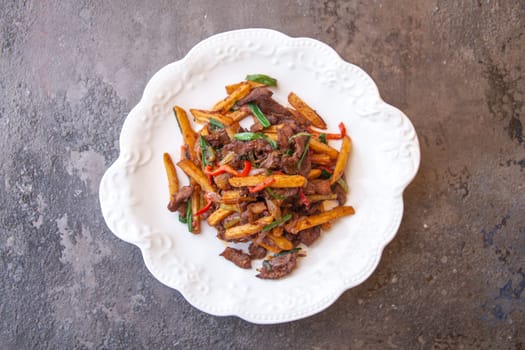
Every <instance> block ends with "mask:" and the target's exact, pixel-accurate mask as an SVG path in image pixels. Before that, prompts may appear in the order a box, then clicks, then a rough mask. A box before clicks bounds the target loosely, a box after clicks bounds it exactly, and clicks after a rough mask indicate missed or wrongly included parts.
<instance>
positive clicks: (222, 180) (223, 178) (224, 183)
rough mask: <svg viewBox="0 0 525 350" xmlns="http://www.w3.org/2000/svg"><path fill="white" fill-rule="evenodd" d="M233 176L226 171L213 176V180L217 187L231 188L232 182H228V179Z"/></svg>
mask: <svg viewBox="0 0 525 350" xmlns="http://www.w3.org/2000/svg"><path fill="white" fill-rule="evenodd" d="M230 177H232V175H231V174H228V173H224V174H220V175H217V176H214V177H213V182H215V184H216V185H217V187H218V188H219V189H221V190H229V189H231V188H232V187H231V186H230V183H229V182H228V179H229V178H230Z"/></svg>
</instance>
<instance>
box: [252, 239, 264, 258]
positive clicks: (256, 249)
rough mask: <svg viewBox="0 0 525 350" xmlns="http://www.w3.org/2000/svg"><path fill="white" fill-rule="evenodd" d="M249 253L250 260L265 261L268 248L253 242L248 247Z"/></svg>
mask: <svg viewBox="0 0 525 350" xmlns="http://www.w3.org/2000/svg"><path fill="white" fill-rule="evenodd" d="M248 251H249V252H250V258H252V260H253V259H263V258H264V257H265V256H266V254H267V251H266V248H264V247H261V246H260V245H257V244H254V243H253V242H252V243H251V244H250V246H249V247H248Z"/></svg>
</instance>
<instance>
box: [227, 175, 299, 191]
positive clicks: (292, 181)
mask: <svg viewBox="0 0 525 350" xmlns="http://www.w3.org/2000/svg"><path fill="white" fill-rule="evenodd" d="M268 177H270V176H266V175H255V176H244V177H235V176H234V177H231V178H230V179H229V180H228V182H229V183H230V185H232V186H233V187H242V186H257V185H258V184H260V183H261V182H264V181H265V180H266V179H268ZM271 177H273V178H274V179H275V182H274V183H272V184H271V185H270V186H269V187H276V188H283V187H303V186H305V185H306V178H305V177H304V176H301V175H271Z"/></svg>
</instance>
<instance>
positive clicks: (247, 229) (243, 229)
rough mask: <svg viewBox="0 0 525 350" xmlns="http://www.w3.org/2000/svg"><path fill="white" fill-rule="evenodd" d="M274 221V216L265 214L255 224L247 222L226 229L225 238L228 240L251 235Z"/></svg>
mask: <svg viewBox="0 0 525 350" xmlns="http://www.w3.org/2000/svg"><path fill="white" fill-rule="evenodd" d="M272 221H273V216H264V217H262V218H260V219H259V220H257V221H255V222H254V223H253V224H245V225H239V226H234V227H230V228H228V229H226V231H224V239H225V240H227V241H228V240H231V239H239V238H244V237H248V236H251V235H253V234H255V233H257V232H259V231H261V230H262V228H263V226H264V225H268V224H269V223H271V222H272Z"/></svg>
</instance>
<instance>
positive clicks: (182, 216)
mask: <svg viewBox="0 0 525 350" xmlns="http://www.w3.org/2000/svg"><path fill="white" fill-rule="evenodd" d="M179 221H180V222H182V223H183V224H186V223H188V220H186V214H185V215H180V214H179Z"/></svg>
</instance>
